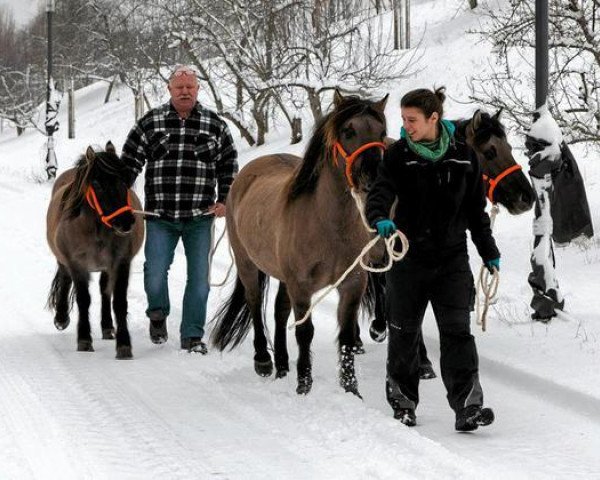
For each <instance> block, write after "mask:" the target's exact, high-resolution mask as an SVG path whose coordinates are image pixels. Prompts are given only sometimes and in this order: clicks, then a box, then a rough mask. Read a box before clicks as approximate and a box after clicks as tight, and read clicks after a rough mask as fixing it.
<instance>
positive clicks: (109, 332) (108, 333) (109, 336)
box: [102, 327, 115, 340]
mask: <svg viewBox="0 0 600 480" xmlns="http://www.w3.org/2000/svg"><path fill="white" fill-rule="evenodd" d="M114 339H115V329H114V328H112V327H111V328H103V329H102V340H114Z"/></svg>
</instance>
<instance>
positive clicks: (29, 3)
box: [0, 0, 46, 26]
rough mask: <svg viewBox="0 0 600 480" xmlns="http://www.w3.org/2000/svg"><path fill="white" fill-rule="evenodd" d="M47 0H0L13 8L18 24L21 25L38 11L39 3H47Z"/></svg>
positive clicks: (1, 3)
mask: <svg viewBox="0 0 600 480" xmlns="http://www.w3.org/2000/svg"><path fill="white" fill-rule="evenodd" d="M45 4H46V1H45V0H0V5H1V6H5V5H8V7H9V8H10V9H11V10H12V13H13V15H14V17H15V21H16V22H17V25H19V26H21V25H23V24H24V23H25V22H27V21H28V20H29V19H31V18H32V17H33V16H34V15H35V12H36V11H37V8H38V5H45Z"/></svg>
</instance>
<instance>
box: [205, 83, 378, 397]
mask: <svg viewBox="0 0 600 480" xmlns="http://www.w3.org/2000/svg"><path fill="white" fill-rule="evenodd" d="M386 101H387V96H386V97H385V98H383V99H382V100H381V101H379V102H371V101H367V100H362V99H359V98H358V97H355V96H349V97H343V96H342V95H341V94H339V92H336V93H335V98H334V106H335V108H334V110H333V111H332V112H331V113H329V114H328V115H327V116H326V117H325V118H324V119H323V120H322V121H321V122H320V124H319V125H318V126H317V127H316V130H315V133H314V135H313V137H312V138H311V140H310V142H309V145H308V148H307V151H306V154H305V156H304V158H303V159H302V158H299V157H296V156H294V155H285V154H281V155H268V156H263V157H260V158H257V159H255V160H253V161H251V162H250V163H248V164H247V165H246V166H245V167H244V168H243V169H242V170H241V171H240V173H239V175H238V176H237V178H236V179H235V181H234V182H233V185H232V187H231V191H230V192H229V196H228V198H227V216H226V220H227V229H228V234H229V239H230V242H231V247H232V249H233V252H234V256H235V263H236V266H237V271H238V277H237V280H236V285H235V289H234V291H233V294H232V296H231V298H230V299H229V300H228V302H227V303H226V304H225V305H224V306H223V308H222V309H221V311H220V312H219V313H218V314H217V316H216V319H217V323H216V326H215V328H214V329H213V332H212V340H213V343H214V344H215V345H216V346H217V347H218V348H219V349H220V350H224V349H225V348H226V347H227V346H228V345H231V348H233V347H235V346H236V345H238V344H239V343H240V342H241V341H242V340H243V339H244V338H245V336H246V334H247V333H248V330H249V329H250V322H251V321H252V323H253V326H254V349H255V356H254V368H255V371H256V372H257V373H258V374H259V375H261V376H269V375H271V373H272V372H273V362H272V360H271V356H270V354H269V352H268V351H267V338H266V336H265V329H264V323H263V316H264V303H263V299H264V296H265V289H266V285H267V282H268V279H267V276H272V277H275V278H277V279H279V280H280V288H279V291H278V294H277V299H276V302H275V322H276V325H275V328H276V331H275V347H274V348H275V368H276V370H277V377H278V378H279V377H283V376H285V375H286V373H287V372H288V371H289V366H288V353H287V346H286V322H287V319H288V317H289V314H290V311H291V309H293V310H294V314H295V317H296V320H299V319H301V318H302V317H303V316H304V315H305V313H306V312H307V311H308V309H309V307H310V303H311V297H312V295H313V294H314V293H315V292H316V291H318V290H320V289H322V288H324V287H325V286H327V285H331V284H333V283H335V282H336V280H337V279H338V278H339V277H340V276H341V275H342V273H343V272H344V271H345V270H346V269H347V268H348V266H349V265H350V264H351V263H352V261H353V260H354V258H355V257H356V256H358V254H359V253H360V251H361V249H362V248H363V247H364V246H365V244H366V243H367V242H368V241H369V240H370V238H372V234H370V233H368V232H367V230H366V228H365V226H364V225H363V223H362V221H361V217H360V214H359V211H358V209H357V206H356V204H355V202H354V200H353V198H352V196H351V194H350V189H351V188H355V189H356V190H357V192H359V193H360V194H362V195H363V196H364V195H365V193H366V191H367V190H368V188H369V187H370V185H371V183H372V181H373V180H374V178H375V175H376V171H377V166H378V164H379V161H380V160H381V157H382V150H383V148H384V144H383V143H382V142H383V139H384V138H385V135H386V130H385V128H386V126H385V116H384V113H383V112H384V108H385V103H386ZM367 283H368V282H367V273H366V272H365V271H363V270H362V269H360V267H357V269H356V270H354V271H353V272H352V273H351V274H350V275H349V276H348V277H347V278H346V279H345V280H344V281H343V282H342V283H341V284H340V286H339V287H338V293H339V305H338V310H337V320H338V325H339V336H338V349H339V359H340V384H341V385H342V387H343V388H344V389H345V390H346V391H347V392H352V393H354V394H356V395H359V392H358V383H357V380H356V376H355V372H354V352H353V348H354V346H355V342H356V322H357V316H358V311H359V307H360V304H361V301H365V300H366V296H365V292H366V290H367ZM313 333H314V327H313V324H312V319H311V317H310V316H309V317H308V319H307V321H306V322H305V323H303V324H301V325H298V326H297V327H296V340H297V342H298V349H299V354H298V363H297V373H298V385H297V388H296V392H297V393H299V394H306V393H308V392H309V391H310V389H311V387H312V382H313V379H312V364H311V353H310V345H311V341H312V338H313Z"/></svg>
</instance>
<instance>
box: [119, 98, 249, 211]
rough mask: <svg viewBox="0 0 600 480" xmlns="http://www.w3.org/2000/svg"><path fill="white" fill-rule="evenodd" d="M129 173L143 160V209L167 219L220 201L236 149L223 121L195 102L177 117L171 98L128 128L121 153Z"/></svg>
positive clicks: (234, 169) (136, 170) (136, 171)
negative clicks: (186, 113)
mask: <svg viewBox="0 0 600 480" xmlns="http://www.w3.org/2000/svg"><path fill="white" fill-rule="evenodd" d="M122 159H123V162H124V163H125V164H126V165H127V166H128V167H129V168H130V169H131V171H132V172H134V176H133V178H135V177H136V176H137V175H139V173H140V172H141V171H142V169H143V168H144V165H146V175H145V182H146V183H145V187H144V193H145V197H146V205H145V209H146V210H147V211H150V212H154V213H158V214H160V216H161V218H164V219H165V220H170V221H176V220H185V219H189V218H193V217H196V216H199V215H201V214H202V213H203V212H204V211H206V209H207V208H208V207H209V206H210V205H212V204H214V202H215V193H216V190H217V187H218V194H217V195H216V197H217V201H218V202H221V203H224V202H225V197H226V196H227V193H228V192H229V188H230V186H231V182H232V181H233V177H234V175H235V174H236V173H237V170H238V164H237V151H236V149H235V146H234V144H233V139H232V137H231V133H230V132H229V128H228V127H227V125H226V123H225V122H224V121H223V120H222V119H221V118H220V117H219V116H218V115H217V114H216V113H215V112H213V111H211V110H208V109H206V108H204V107H203V106H202V105H200V104H199V103H196V105H195V107H194V109H193V110H192V112H191V113H190V116H189V117H188V118H186V119H185V120H183V119H182V118H180V117H179V115H178V114H177V111H176V110H175V108H174V107H173V106H172V105H171V103H170V102H169V103H165V104H164V105H161V106H160V107H157V108H155V109H153V110H150V111H149V112H148V113H147V114H146V115H144V116H143V117H142V118H141V119H140V120H139V121H138V122H137V123H136V124H135V125H134V127H133V128H132V130H131V131H130V132H129V135H128V136H127V140H126V141H125V145H124V146H123V153H122Z"/></svg>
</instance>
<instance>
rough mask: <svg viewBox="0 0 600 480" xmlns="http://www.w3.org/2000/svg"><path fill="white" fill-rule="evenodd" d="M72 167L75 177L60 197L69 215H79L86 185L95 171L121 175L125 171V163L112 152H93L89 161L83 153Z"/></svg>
mask: <svg viewBox="0 0 600 480" xmlns="http://www.w3.org/2000/svg"><path fill="white" fill-rule="evenodd" d="M74 169H75V178H74V179H73V182H72V183H71V185H70V186H69V188H67V189H66V190H65V193H64V195H63V198H62V204H63V209H64V212H65V213H66V214H67V215H68V216H70V217H74V216H77V215H79V211H80V208H81V205H82V203H83V201H84V199H85V194H86V189H87V186H88V185H89V184H90V182H91V180H92V178H91V177H92V176H93V175H94V174H95V173H96V172H103V173H105V174H108V175H112V176H118V177H122V175H123V174H124V173H125V171H126V167H125V164H124V163H123V162H122V161H121V159H120V158H119V156H118V155H117V154H116V153H113V152H95V153H94V160H93V161H92V162H91V163H90V161H89V160H88V159H87V157H86V155H85V154H83V155H81V156H80V157H79V158H78V159H77V162H76V163H75V166H74Z"/></svg>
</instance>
